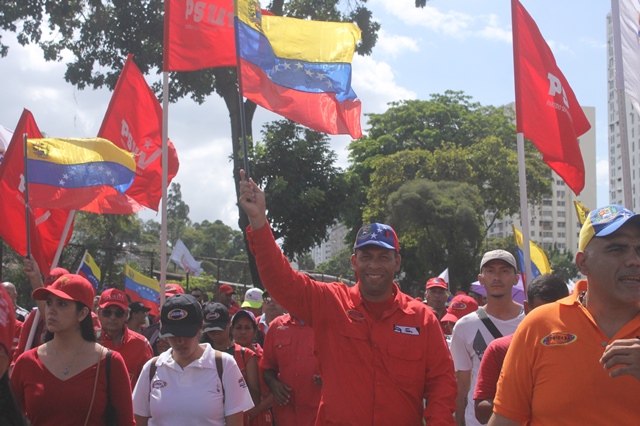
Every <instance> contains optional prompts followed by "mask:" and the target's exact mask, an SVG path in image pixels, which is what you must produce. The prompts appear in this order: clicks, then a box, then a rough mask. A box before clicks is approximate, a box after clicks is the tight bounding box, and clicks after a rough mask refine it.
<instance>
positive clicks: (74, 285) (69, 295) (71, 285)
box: [31, 274, 96, 309]
mask: <svg viewBox="0 0 640 426" xmlns="http://www.w3.org/2000/svg"><path fill="white" fill-rule="evenodd" d="M50 295H53V296H56V297H59V298H60V299H65V300H73V301H74V302H80V303H82V304H83V305H85V306H86V307H87V308H89V309H91V307H92V306H93V298H94V297H95V296H96V291H95V290H94V289H93V286H92V285H91V283H90V282H89V281H87V280H86V279H85V278H84V277H81V276H80V275H76V274H64V275H63V276H61V277H60V278H58V279H57V280H55V282H54V283H53V284H51V285H50V286H49V287H40V288H37V289H35V290H34V291H33V293H32V294H31V297H33V298H34V299H35V300H46V299H47V296H50Z"/></svg>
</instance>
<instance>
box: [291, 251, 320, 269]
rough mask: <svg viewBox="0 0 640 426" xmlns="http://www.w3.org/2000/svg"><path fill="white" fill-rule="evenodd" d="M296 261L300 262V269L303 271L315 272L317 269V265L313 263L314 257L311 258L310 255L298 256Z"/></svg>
mask: <svg viewBox="0 0 640 426" xmlns="http://www.w3.org/2000/svg"><path fill="white" fill-rule="evenodd" d="M296 261H297V262H298V268H299V269H300V270H301V271H313V270H314V269H315V268H316V263H315V262H314V261H313V257H311V254H310V253H305V254H303V255H301V256H298V259H297V260H296Z"/></svg>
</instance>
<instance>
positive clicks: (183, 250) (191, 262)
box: [169, 240, 202, 277]
mask: <svg viewBox="0 0 640 426" xmlns="http://www.w3.org/2000/svg"><path fill="white" fill-rule="evenodd" d="M169 260H170V261H171V262H173V263H175V264H177V265H178V266H180V267H181V268H182V269H184V270H185V272H186V273H187V274H191V275H193V276H194V277H197V276H198V275H200V274H201V273H202V268H201V267H200V264H201V263H202V262H196V260H195V259H194V258H193V256H191V253H189V250H188V249H187V247H186V246H185V245H184V243H183V242H182V240H178V241H176V244H175V245H174V246H173V251H172V252H171V258H169Z"/></svg>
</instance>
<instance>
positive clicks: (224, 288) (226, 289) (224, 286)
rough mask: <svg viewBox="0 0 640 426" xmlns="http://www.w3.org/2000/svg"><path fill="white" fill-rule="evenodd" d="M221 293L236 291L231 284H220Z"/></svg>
mask: <svg viewBox="0 0 640 426" xmlns="http://www.w3.org/2000/svg"><path fill="white" fill-rule="evenodd" d="M220 293H225V294H235V293H236V291H235V290H234V289H233V287H231V286H230V285H229V284H222V285H221V286H220Z"/></svg>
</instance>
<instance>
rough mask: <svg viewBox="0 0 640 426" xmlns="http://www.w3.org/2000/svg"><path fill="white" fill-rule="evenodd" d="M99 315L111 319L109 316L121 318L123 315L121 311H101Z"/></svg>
mask: <svg viewBox="0 0 640 426" xmlns="http://www.w3.org/2000/svg"><path fill="white" fill-rule="evenodd" d="M100 313H101V314H102V315H104V316H105V317H107V318H111V315H115V316H116V318H122V317H123V316H124V314H125V312H124V310H122V309H102V310H101V311H100Z"/></svg>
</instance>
